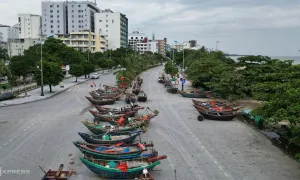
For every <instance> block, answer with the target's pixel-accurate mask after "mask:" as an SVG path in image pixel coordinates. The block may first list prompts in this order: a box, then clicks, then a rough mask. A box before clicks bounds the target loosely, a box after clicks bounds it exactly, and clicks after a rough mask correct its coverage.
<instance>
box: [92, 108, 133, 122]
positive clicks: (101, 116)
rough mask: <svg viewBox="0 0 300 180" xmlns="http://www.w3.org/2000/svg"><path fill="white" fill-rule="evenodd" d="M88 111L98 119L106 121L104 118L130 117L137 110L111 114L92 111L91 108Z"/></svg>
mask: <svg viewBox="0 0 300 180" xmlns="http://www.w3.org/2000/svg"><path fill="white" fill-rule="evenodd" d="M89 112H90V113H91V114H92V115H93V116H94V117H95V118H97V119H98V120H103V121H106V120H118V119H120V118H121V117H132V116H134V115H135V114H136V112H137V111H128V112H125V113H123V114H120V113H114V114H113V113H111V114H106V113H105V114H104V113H100V112H98V111H93V110H89Z"/></svg>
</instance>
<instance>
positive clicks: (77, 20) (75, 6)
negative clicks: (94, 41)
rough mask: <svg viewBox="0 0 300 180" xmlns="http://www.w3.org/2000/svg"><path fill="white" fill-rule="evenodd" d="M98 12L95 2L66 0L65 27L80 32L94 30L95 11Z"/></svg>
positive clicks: (70, 30) (69, 30)
mask: <svg viewBox="0 0 300 180" xmlns="http://www.w3.org/2000/svg"><path fill="white" fill-rule="evenodd" d="M98 12H100V9H99V8H98V7H97V4H96V3H93V2H89V1H68V2H67V17H68V18H67V19H68V21H67V23H68V25H67V27H68V32H69V33H70V32H80V31H84V30H89V31H91V32H94V30H95V23H94V20H95V13H98Z"/></svg>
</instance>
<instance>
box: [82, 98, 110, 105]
mask: <svg viewBox="0 0 300 180" xmlns="http://www.w3.org/2000/svg"><path fill="white" fill-rule="evenodd" d="M85 98H87V100H89V101H90V102H91V103H92V104H94V105H108V104H114V103H115V101H116V100H114V99H105V100H96V99H94V98H92V97H85Z"/></svg>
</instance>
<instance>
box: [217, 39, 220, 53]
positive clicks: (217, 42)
mask: <svg viewBox="0 0 300 180" xmlns="http://www.w3.org/2000/svg"><path fill="white" fill-rule="evenodd" d="M219 42H220V41H217V42H216V51H217V50H218V44H219Z"/></svg>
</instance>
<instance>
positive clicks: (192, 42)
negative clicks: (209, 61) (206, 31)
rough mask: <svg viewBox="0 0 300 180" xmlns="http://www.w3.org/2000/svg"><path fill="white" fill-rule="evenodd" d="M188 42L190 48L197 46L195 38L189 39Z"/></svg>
mask: <svg viewBox="0 0 300 180" xmlns="http://www.w3.org/2000/svg"><path fill="white" fill-rule="evenodd" d="M189 43H190V45H191V48H193V47H196V46H197V41H196V40H190V41H189Z"/></svg>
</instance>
